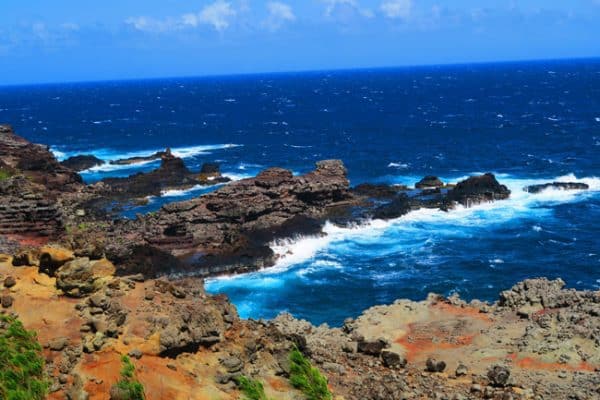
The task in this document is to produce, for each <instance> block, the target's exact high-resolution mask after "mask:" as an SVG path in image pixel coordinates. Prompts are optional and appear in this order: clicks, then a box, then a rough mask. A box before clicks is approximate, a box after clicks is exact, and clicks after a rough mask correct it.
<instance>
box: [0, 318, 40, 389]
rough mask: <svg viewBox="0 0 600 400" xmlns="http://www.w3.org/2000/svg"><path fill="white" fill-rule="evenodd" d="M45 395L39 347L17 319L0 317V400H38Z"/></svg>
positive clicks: (33, 334)
mask: <svg viewBox="0 0 600 400" xmlns="http://www.w3.org/2000/svg"><path fill="white" fill-rule="evenodd" d="M47 392H48V381H47V379H46V374H45V371H44V357H43V356H42V346H40V344H39V343H38V341H37V335H36V333H35V332H33V331H28V330H26V329H25V327H23V324H22V323H21V321H19V320H18V319H17V318H15V317H12V316H8V315H0V399H6V400H41V399H44V398H45V397H46V393H47Z"/></svg>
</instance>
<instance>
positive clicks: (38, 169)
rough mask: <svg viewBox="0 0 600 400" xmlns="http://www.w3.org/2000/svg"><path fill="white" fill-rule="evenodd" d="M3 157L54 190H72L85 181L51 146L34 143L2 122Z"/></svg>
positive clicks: (0, 150)
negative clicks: (57, 155) (58, 156)
mask: <svg viewBox="0 0 600 400" xmlns="http://www.w3.org/2000/svg"><path fill="white" fill-rule="evenodd" d="M0 160H2V163H3V164H4V165H5V166H6V167H8V168H10V169H11V170H13V171H16V172H17V173H22V174H24V175H25V176H27V178H29V179H30V180H31V181H32V182H35V183H37V184H40V185H42V186H44V187H45V188H47V189H48V190H50V191H58V192H64V191H72V190H77V189H79V188H80V187H81V185H82V180H81V177H80V176H79V175H78V174H77V173H76V172H75V171H73V170H71V169H69V168H67V167H65V166H63V165H61V164H60V163H59V162H58V161H57V160H56V158H55V157H54V155H53V154H52V153H51V152H50V150H49V148H48V147H47V146H44V145H40V144H33V143H30V142H29V141H27V140H25V139H23V138H22V137H20V136H17V135H16V134H15V133H14V131H13V130H12V128H11V127H10V126H8V125H0Z"/></svg>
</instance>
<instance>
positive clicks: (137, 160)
mask: <svg viewBox="0 0 600 400" xmlns="http://www.w3.org/2000/svg"><path fill="white" fill-rule="evenodd" d="M165 156H169V157H170V156H172V154H171V149H169V148H167V149H166V150H165V151H157V152H156V153H154V154H151V155H149V156H143V157H130V158H122V159H119V160H112V161H111V162H110V164H112V165H131V164H139V163H142V162H147V161H154V160H160V159H162V158H163V157H165Z"/></svg>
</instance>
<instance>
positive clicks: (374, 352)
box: [357, 339, 389, 356]
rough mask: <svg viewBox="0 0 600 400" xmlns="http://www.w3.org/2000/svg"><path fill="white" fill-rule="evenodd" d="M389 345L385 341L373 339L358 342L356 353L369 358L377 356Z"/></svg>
mask: <svg viewBox="0 0 600 400" xmlns="http://www.w3.org/2000/svg"><path fill="white" fill-rule="evenodd" d="M388 346H389V344H388V342H387V341H385V340H383V339H375V340H365V339H362V340H359V341H358V345H357V351H358V352H359V353H364V354H368V355H371V356H378V355H380V354H381V351H382V350H383V349H385V348H386V347H388Z"/></svg>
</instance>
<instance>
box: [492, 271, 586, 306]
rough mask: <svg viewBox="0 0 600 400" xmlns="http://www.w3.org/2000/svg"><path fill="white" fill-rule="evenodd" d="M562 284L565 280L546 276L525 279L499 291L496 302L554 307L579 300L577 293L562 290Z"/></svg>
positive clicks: (511, 304)
mask: <svg viewBox="0 0 600 400" xmlns="http://www.w3.org/2000/svg"><path fill="white" fill-rule="evenodd" d="M564 286H565V282H564V281H563V280H562V279H556V280H553V281H550V280H548V279H546V278H540V279H526V280H524V281H522V282H519V283H517V284H516V285H515V286H513V287H512V288H511V289H510V290H505V291H503V292H501V293H500V299H499V302H498V304H499V305H500V306H503V307H510V308H513V309H518V308H521V307H524V306H529V305H541V306H542V307H545V308H556V307H564V306H567V305H569V304H573V303H574V302H577V301H578V300H579V299H578V295H577V293H576V292H575V291H573V290H571V291H564V290H562V289H563V288H564Z"/></svg>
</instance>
